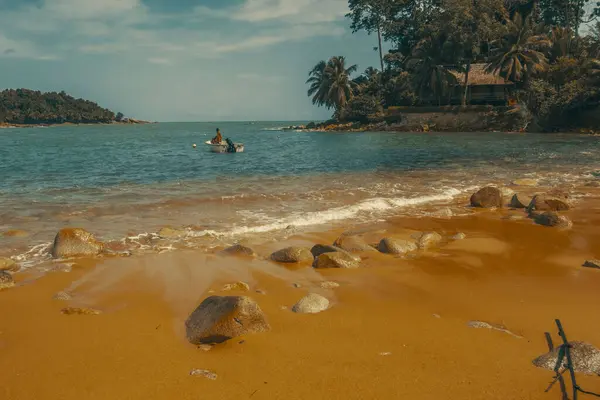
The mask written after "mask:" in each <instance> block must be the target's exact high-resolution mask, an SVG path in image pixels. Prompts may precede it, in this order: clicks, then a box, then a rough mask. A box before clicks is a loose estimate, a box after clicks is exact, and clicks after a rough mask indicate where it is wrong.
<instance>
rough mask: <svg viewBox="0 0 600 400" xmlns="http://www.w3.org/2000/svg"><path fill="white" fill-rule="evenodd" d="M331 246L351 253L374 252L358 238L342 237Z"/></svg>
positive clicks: (373, 249)
mask: <svg viewBox="0 0 600 400" xmlns="http://www.w3.org/2000/svg"><path fill="white" fill-rule="evenodd" d="M333 246H335V247H339V248H341V249H343V250H346V251H349V252H351V253H355V252H366V251H376V250H375V248H374V247H372V246H369V245H368V244H367V242H365V241H364V240H363V239H362V238H361V237H360V236H354V235H342V236H340V237H339V238H338V239H337V240H336V241H335V242H334V243H333Z"/></svg>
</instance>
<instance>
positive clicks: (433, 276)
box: [0, 200, 600, 400]
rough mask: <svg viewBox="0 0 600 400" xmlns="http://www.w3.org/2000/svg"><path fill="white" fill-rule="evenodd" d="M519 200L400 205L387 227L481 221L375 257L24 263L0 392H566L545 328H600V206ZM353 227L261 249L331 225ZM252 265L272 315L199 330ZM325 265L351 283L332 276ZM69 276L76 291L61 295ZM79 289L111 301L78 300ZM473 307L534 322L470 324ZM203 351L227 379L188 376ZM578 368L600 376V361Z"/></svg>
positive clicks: (15, 395) (55, 395) (0, 327)
mask: <svg viewBox="0 0 600 400" xmlns="http://www.w3.org/2000/svg"><path fill="white" fill-rule="evenodd" d="M507 213H510V212H508V211H504V212H487V211H484V212H478V213H476V214H475V215H473V216H471V217H465V218H454V219H431V218H423V219H395V220H391V221H389V222H388V223H387V224H385V226H384V227H383V228H385V229H386V230H387V233H382V232H375V233H371V234H370V236H372V237H373V240H375V239H376V238H377V237H382V236H383V235H389V234H390V233H393V234H396V235H398V236H401V237H408V236H410V234H411V232H413V231H423V230H435V231H437V232H440V233H448V234H452V233H456V232H465V233H466V234H467V237H468V238H467V239H465V240H464V241H459V242H453V243H449V244H447V245H445V246H442V247H441V248H440V249H439V250H435V251H430V252H426V253H422V254H420V255H419V256H418V257H415V258H408V259H402V258H395V257H393V256H386V255H382V254H378V253H373V254H369V256H368V257H367V258H366V259H365V267H364V268H362V269H358V270H326V271H314V270H312V269H311V268H310V267H308V266H300V267H286V266H279V265H275V264H273V263H270V262H268V261H263V260H256V261H249V260H244V259H232V258H225V259H224V258H220V257H217V256H212V255H205V254H201V253H199V252H193V251H190V252H183V251H182V252H176V253H166V254H162V255H156V256H147V257H141V258H130V259H105V260H100V261H99V262H98V264H97V265H95V266H94V265H93V262H92V261H89V260H88V261H85V260H84V261H82V262H81V263H80V264H79V266H75V267H74V269H73V271H72V272H69V273H65V272H53V273H50V274H48V275H47V276H45V277H43V278H40V279H38V280H34V281H28V279H29V278H31V277H28V276H27V275H24V274H21V275H17V276H16V280H17V283H25V284H23V285H21V286H18V287H15V288H13V289H9V290H5V291H2V292H0V308H1V310H2V316H1V318H0V399H19V400H21V399H36V400H37V399H57V400H58V399H60V400H71V399H72V400H81V399H102V400H105V399H248V398H252V399H327V400H331V399H344V400H348V399H503V400H504V399H560V398H561V397H560V393H559V389H558V386H557V387H555V388H554V389H553V390H552V391H551V392H550V393H549V394H546V393H544V390H545V389H546V387H547V385H548V383H549V382H550V381H551V379H552V373H551V372H550V371H545V370H540V369H537V368H535V367H533V366H532V364H531V360H532V359H533V358H534V357H536V356H537V355H539V354H542V353H544V352H546V343H545V340H544V335H543V334H544V332H545V331H549V332H552V333H553V335H554V334H555V331H556V329H555V326H554V319H555V318H560V319H561V320H562V322H563V325H564V327H565V329H566V333H567V335H568V336H569V338H570V339H571V340H583V341H588V342H590V343H592V344H595V345H596V346H600V312H599V311H600V305H599V303H598V301H599V300H600V270H592V269H586V268H582V267H581V264H583V262H584V261H585V260H586V259H589V258H600V229H598V226H599V225H600V208H599V207H598V204H597V203H596V202H594V201H592V200H587V201H586V202H583V203H580V204H578V208H577V209H576V210H575V211H571V212H569V213H567V214H568V215H569V216H570V217H571V218H572V219H573V221H574V228H573V229H572V230H570V231H560V230H555V229H553V228H545V227H540V226H535V225H533V224H532V223H531V221H529V220H525V221H508V220H503V219H502V217H503V215H505V214H507ZM338 234H339V232H327V233H319V234H313V235H303V236H298V237H295V238H293V239H290V240H289V241H287V242H285V243H281V242H279V243H270V244H266V245H263V246H256V247H255V250H257V252H258V253H259V254H261V255H267V254H269V252H270V251H272V250H275V249H278V248H281V247H284V246H285V245H287V244H289V243H295V244H298V243H299V244H302V243H304V244H312V243H316V242H324V243H330V242H333V239H334V238H335V237H336V236H337V235H338ZM238 280H242V281H246V282H248V283H249V284H250V286H251V288H252V289H251V292H250V293H249V295H250V296H251V297H252V298H254V299H255V300H256V301H258V303H259V304H260V306H261V307H262V309H263V311H264V312H265V313H266V315H267V317H268V319H269V322H270V324H271V326H272V330H271V331H270V332H268V333H262V334H256V335H249V336H246V337H243V338H239V339H236V340H231V341H229V342H228V343H225V344H223V345H219V346H217V347H215V348H213V349H212V350H210V351H208V352H206V351H203V350H200V349H197V348H196V347H195V346H193V345H190V344H188V343H187V342H186V340H185V335H184V326H183V322H184V320H185V318H186V317H187V315H188V314H189V313H190V312H191V311H192V310H193V309H194V308H195V307H196V306H197V305H198V304H199V303H200V302H201V301H202V299H204V298H205V297H207V296H208V295H209V293H208V291H209V290H214V293H215V294H225V292H221V291H220V289H221V288H222V286H223V284H225V283H231V282H235V281H238ZM320 280H334V281H337V282H339V283H340V284H341V286H340V287H339V288H337V289H333V290H322V289H320V288H318V282H319V281H320ZM293 283H299V284H301V285H302V287H301V288H298V289H296V288H294V287H293V285H292V284H293ZM66 289H72V290H73V293H74V294H75V295H76V297H75V299H74V300H73V301H69V302H65V301H59V300H54V299H53V295H54V294H55V293H57V292H59V291H61V290H66ZM257 289H260V290H263V291H264V292H265V294H259V293H255V292H254V291H255V290H257ZM308 291H317V292H318V293H321V294H324V295H326V296H327V297H329V298H330V299H331V300H332V308H331V309H329V310H327V311H325V312H322V313H320V314H317V315H297V314H294V313H292V312H291V311H290V308H291V306H292V305H293V304H294V303H295V302H296V301H297V300H299V299H300V298H301V297H303V296H304V295H305V294H306V293H307V292H308ZM227 294H230V292H227ZM66 306H73V307H80V306H83V307H86V306H88V307H92V308H95V309H100V310H102V311H103V314H101V315H97V316H94V315H69V316H67V315H63V314H61V312H60V310H61V309H62V308H63V307H66ZM282 306H286V307H287V308H286V309H282ZM434 314H437V315H438V316H439V318H438V317H437V316H434ZM469 320H482V321H486V322H489V323H493V324H503V325H505V326H506V328H507V329H509V330H510V331H512V332H514V333H515V334H518V335H520V336H523V338H522V339H519V338H515V337H513V336H510V335H508V334H506V333H502V332H498V331H491V330H487V329H473V328H469V327H467V325H466V324H467V322H468V321H469ZM554 337H555V340H557V339H556V335H554ZM192 369H208V370H211V371H214V372H215V373H217V375H218V379H217V380H216V381H211V380H207V379H205V378H202V377H193V376H189V372H190V371H191V370H192ZM579 379H580V384H581V386H582V387H584V388H585V389H587V390H591V391H595V392H600V378H598V377H584V376H581V377H580V378H579Z"/></svg>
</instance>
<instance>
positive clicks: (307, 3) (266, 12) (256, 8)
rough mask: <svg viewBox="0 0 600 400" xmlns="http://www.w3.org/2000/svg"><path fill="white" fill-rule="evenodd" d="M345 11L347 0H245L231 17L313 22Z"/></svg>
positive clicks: (254, 20)
mask: <svg viewBox="0 0 600 400" xmlns="http://www.w3.org/2000/svg"><path fill="white" fill-rule="evenodd" d="M347 12H348V2H347V0H247V1H246V3H245V4H244V5H243V6H242V7H241V9H239V10H238V11H237V12H235V13H234V14H233V16H232V17H233V18H234V19H237V20H241V21H249V22H261V21H267V20H274V19H285V20H286V21H292V22H294V21H295V22H301V23H309V22H313V23H314V22H330V21H335V20H337V19H340V18H342V17H343V16H344V15H345V14H346V13H347Z"/></svg>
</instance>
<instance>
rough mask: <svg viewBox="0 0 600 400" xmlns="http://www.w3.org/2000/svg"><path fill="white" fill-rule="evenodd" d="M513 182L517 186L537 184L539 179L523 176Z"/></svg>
mask: <svg viewBox="0 0 600 400" xmlns="http://www.w3.org/2000/svg"><path fill="white" fill-rule="evenodd" d="M512 184H513V185H515V186H537V184H538V181H537V179H530V178H523V179H517V180H514V181H513V182H512Z"/></svg>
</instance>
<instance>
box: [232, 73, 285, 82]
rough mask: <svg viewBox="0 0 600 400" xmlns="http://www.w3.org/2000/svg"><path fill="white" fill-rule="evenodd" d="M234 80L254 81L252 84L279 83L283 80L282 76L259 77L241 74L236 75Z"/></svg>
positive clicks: (257, 75) (252, 74)
mask: <svg viewBox="0 0 600 400" xmlns="http://www.w3.org/2000/svg"><path fill="white" fill-rule="evenodd" d="M236 78H237V79H239V80H242V81H254V82H281V81H282V80H283V77H282V76H276V75H273V76H271V75H260V74H256V73H242V74H237V75H236Z"/></svg>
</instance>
